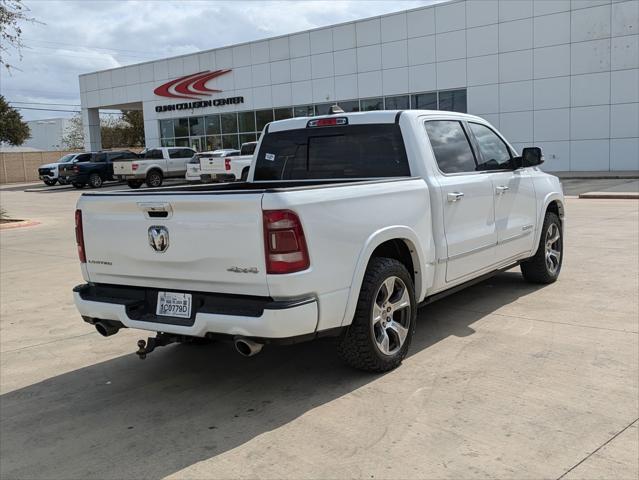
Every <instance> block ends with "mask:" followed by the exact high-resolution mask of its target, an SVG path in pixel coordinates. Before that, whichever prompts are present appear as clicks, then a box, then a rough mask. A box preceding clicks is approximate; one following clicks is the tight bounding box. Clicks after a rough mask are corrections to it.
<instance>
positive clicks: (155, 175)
mask: <svg viewBox="0 0 639 480" xmlns="http://www.w3.org/2000/svg"><path fill="white" fill-rule="evenodd" d="M162 181H163V177H162V173H161V172H159V171H158V170H151V171H150V172H149V173H147V174H146V185H147V186H148V187H151V188H156V187H161V186H162Z"/></svg>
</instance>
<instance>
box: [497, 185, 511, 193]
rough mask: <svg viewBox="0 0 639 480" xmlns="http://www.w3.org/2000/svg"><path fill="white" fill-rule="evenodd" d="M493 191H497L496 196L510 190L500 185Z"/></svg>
mask: <svg viewBox="0 0 639 480" xmlns="http://www.w3.org/2000/svg"><path fill="white" fill-rule="evenodd" d="M495 190H496V191H497V195H503V194H504V193H506V192H507V191H508V190H510V187H507V186H505V185H500V186H498V187H497V188H496V189H495Z"/></svg>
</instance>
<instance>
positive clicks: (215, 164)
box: [200, 142, 257, 183]
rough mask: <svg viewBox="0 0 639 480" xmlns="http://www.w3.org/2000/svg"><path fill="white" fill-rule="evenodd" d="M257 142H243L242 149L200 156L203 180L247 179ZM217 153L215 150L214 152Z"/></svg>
mask: <svg viewBox="0 0 639 480" xmlns="http://www.w3.org/2000/svg"><path fill="white" fill-rule="evenodd" d="M255 147H257V142H247V143H243V144H242V145H241V147H240V150H239V151H238V150H233V151H232V152H230V154H225V155H218V156H216V155H212V156H201V157H200V177H201V180H202V182H206V183H208V182H211V181H217V182H234V181H236V180H246V179H247V178H248V173H249V170H250V168H251V162H252V161H253V153H255ZM214 153H215V152H214Z"/></svg>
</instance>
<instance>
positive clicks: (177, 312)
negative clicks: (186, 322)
mask: <svg viewBox="0 0 639 480" xmlns="http://www.w3.org/2000/svg"><path fill="white" fill-rule="evenodd" d="M155 314H156V315H162V316H165V317H180V318H190V317H191V294H190V293H174V292H158V306H157V309H156V311H155Z"/></svg>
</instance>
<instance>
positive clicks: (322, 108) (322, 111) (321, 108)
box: [315, 102, 335, 115]
mask: <svg viewBox="0 0 639 480" xmlns="http://www.w3.org/2000/svg"><path fill="white" fill-rule="evenodd" d="M333 105H335V103H334V102H331V103H318V104H317V105H315V115H328V113H329V110H330V108H331V106H333Z"/></svg>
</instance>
